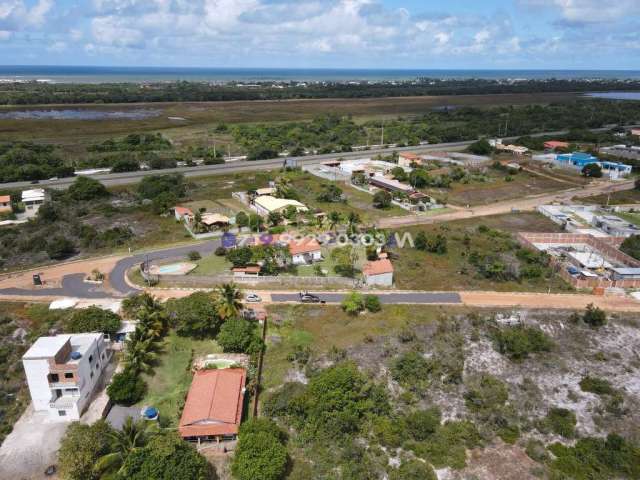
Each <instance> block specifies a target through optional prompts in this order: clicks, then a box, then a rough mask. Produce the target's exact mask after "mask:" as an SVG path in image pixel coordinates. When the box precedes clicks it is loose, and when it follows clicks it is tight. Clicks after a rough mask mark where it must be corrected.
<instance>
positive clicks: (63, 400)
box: [49, 395, 80, 409]
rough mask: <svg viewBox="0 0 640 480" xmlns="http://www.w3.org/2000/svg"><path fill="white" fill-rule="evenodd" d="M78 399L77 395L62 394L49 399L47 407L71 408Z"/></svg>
mask: <svg viewBox="0 0 640 480" xmlns="http://www.w3.org/2000/svg"><path fill="white" fill-rule="evenodd" d="M78 400H80V397H79V396H71V395H63V396H62V397H58V398H56V399H55V400H53V401H51V402H50V403H49V407H51V408H58V409H64V408H71V407H73V406H74V405H75V404H76V403H78Z"/></svg>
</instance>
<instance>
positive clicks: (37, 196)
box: [21, 188, 47, 214]
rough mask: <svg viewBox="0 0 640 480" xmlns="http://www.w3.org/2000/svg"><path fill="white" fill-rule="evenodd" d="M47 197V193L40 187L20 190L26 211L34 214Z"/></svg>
mask: <svg viewBox="0 0 640 480" xmlns="http://www.w3.org/2000/svg"><path fill="white" fill-rule="evenodd" d="M46 198H47V194H46V192H45V191H44V189H42V188H35V189H33V190H24V191H23V192H22V198H21V200H22V203H23V204H24V208H25V210H26V212H27V213H33V214H35V213H36V212H37V211H38V210H39V209H40V205H42V204H43V203H44V202H45V200H46Z"/></svg>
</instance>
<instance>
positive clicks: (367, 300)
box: [364, 295, 382, 313]
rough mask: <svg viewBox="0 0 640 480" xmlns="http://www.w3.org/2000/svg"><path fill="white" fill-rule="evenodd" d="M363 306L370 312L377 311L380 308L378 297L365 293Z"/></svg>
mask: <svg viewBox="0 0 640 480" xmlns="http://www.w3.org/2000/svg"><path fill="white" fill-rule="evenodd" d="M364 307H365V308H366V309H367V310H369V311H370V312H372V313H376V312H379V311H380V310H382V304H381V303H380V298H379V297H378V296H377V295H365V296H364Z"/></svg>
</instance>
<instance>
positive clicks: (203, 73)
mask: <svg viewBox="0 0 640 480" xmlns="http://www.w3.org/2000/svg"><path fill="white" fill-rule="evenodd" d="M418 78H432V79H460V80H464V79H484V80H505V81H518V80H545V79H551V78H555V79H562V80H586V79H608V80H615V79H618V80H626V79H629V80H639V79H640V70H571V69H569V70H551V69H550V70H524V69H522V70H520V69H504V70H498V69H495V70H493V69H468V70H464V69H336V68H317V69H313V68H307V69H305V68H189V67H185V68H179V67H96V66H37V65H31V66H29V65H0V83H9V82H41V83H162V82H176V81H189V82H210V83H217V84H224V83H230V82H260V83H262V82H276V83H277V82H336V83H347V82H350V81H352V82H372V83H376V82H393V81H411V80H415V79H418Z"/></svg>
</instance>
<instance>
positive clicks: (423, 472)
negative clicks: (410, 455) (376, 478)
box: [389, 460, 438, 480]
mask: <svg viewBox="0 0 640 480" xmlns="http://www.w3.org/2000/svg"><path fill="white" fill-rule="evenodd" d="M389 480H438V477H437V475H436V474H435V472H434V471H433V468H431V465H429V464H427V463H424V462H421V461H420V460H403V461H402V463H400V466H399V467H398V468H394V469H393V470H391V472H390V473H389Z"/></svg>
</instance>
